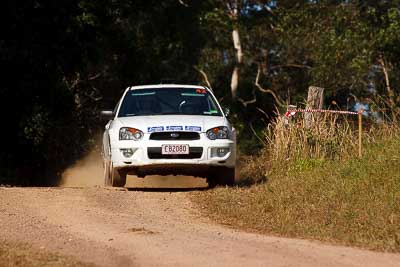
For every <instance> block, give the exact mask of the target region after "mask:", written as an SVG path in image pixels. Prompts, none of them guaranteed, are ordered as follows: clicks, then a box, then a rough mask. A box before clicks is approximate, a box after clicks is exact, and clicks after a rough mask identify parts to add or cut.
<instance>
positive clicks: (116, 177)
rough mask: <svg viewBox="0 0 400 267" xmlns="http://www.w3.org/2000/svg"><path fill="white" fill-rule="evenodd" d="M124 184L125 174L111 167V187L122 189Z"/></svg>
mask: <svg viewBox="0 0 400 267" xmlns="http://www.w3.org/2000/svg"><path fill="white" fill-rule="evenodd" d="M125 184H126V173H124V172H123V171H121V170H117V169H115V168H114V167H111V185H112V186H113V187H124V186H125Z"/></svg>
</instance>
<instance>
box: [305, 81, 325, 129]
mask: <svg viewBox="0 0 400 267" xmlns="http://www.w3.org/2000/svg"><path fill="white" fill-rule="evenodd" d="M323 104H324V88H321V87H316V86H310V87H308V96H307V106H306V109H322V106H323ZM315 116H317V114H315ZM313 120H314V115H313V114H312V113H311V112H306V113H305V114H304V125H305V128H306V129H309V128H311V125H312V123H313Z"/></svg>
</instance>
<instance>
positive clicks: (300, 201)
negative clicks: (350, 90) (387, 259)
mask: <svg viewBox="0 0 400 267" xmlns="http://www.w3.org/2000/svg"><path fill="white" fill-rule="evenodd" d="M382 140H383V141H376V142H375V143H373V144H369V145H368V146H367V147H366V148H365V151H364V157H363V158H362V159H357V158H348V159H346V160H337V159H296V160H294V159H293V160H289V161H287V162H283V163H280V164H277V165H275V166H274V163H272V169H271V171H270V174H269V175H268V177H267V182H266V183H261V184H256V185H253V186H250V187H236V188H217V189H215V190H208V191H203V192H194V193H193V194H192V198H193V200H194V202H196V203H197V204H198V205H200V206H201V207H203V210H204V211H205V212H206V213H207V214H208V215H209V216H210V217H211V218H213V219H214V220H216V221H217V222H219V223H223V224H229V225H232V226H235V227H240V228H242V229H246V230H251V231H258V232H262V233H268V234H275V235H280V236H286V237H296V238H308V239H318V240H323V241H329V242H334V243H339V244H345V245H353V246H359V247H365V248H369V249H376V250H385V251H391V252H400V137H399V136H397V137H394V138H386V139H385V138H384V139H382ZM262 160H264V162H265V161H266V159H265V157H262V158H259V159H256V160H255V162H256V163H253V164H254V165H255V166H258V167H257V168H258V170H257V173H259V172H260V171H261V169H262V168H261V169H260V164H261V162H262ZM257 162H258V163H257ZM269 164H271V163H269ZM264 172H265V170H264Z"/></svg>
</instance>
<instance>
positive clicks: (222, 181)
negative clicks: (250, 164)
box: [207, 167, 235, 188]
mask: <svg viewBox="0 0 400 267" xmlns="http://www.w3.org/2000/svg"><path fill="white" fill-rule="evenodd" d="M207 183H208V186H209V187H210V188H214V187H216V186H218V185H221V186H233V185H234V184H235V168H228V167H218V168H216V169H214V170H213V171H212V172H211V173H210V175H209V177H208V178H207Z"/></svg>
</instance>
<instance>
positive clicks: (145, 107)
mask: <svg viewBox="0 0 400 267" xmlns="http://www.w3.org/2000/svg"><path fill="white" fill-rule="evenodd" d="M148 115H203V116H222V113H221V110H220V109H219V107H218V105H217V103H216V101H215V99H214V97H213V96H212V95H211V94H210V93H209V92H208V91H207V90H206V89H203V88H155V89H136V90H130V91H128V92H127V93H126V95H125V98H124V100H123V101H122V104H121V108H120V110H119V113H118V117H129V116H148Z"/></svg>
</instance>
